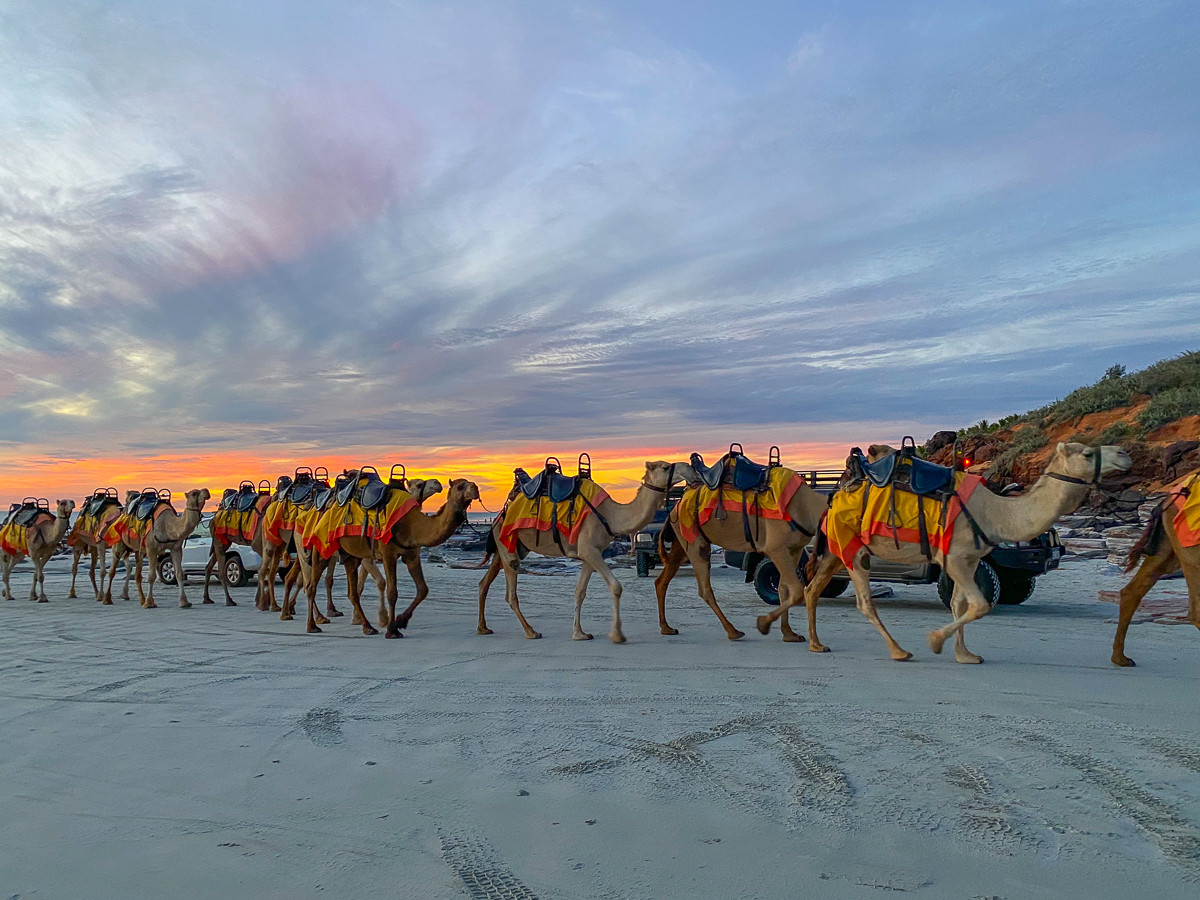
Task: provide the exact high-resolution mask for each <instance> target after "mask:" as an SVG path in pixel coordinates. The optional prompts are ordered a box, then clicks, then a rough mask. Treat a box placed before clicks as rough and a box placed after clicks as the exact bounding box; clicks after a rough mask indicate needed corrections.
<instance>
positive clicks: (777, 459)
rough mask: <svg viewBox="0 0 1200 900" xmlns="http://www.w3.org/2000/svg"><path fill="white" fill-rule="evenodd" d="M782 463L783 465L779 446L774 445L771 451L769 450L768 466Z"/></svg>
mask: <svg viewBox="0 0 1200 900" xmlns="http://www.w3.org/2000/svg"><path fill="white" fill-rule="evenodd" d="M781 465H783V457H781V456H780V455H779V448H778V447H772V448H771V449H770V450H769V451H767V466H768V467H770V466H781Z"/></svg>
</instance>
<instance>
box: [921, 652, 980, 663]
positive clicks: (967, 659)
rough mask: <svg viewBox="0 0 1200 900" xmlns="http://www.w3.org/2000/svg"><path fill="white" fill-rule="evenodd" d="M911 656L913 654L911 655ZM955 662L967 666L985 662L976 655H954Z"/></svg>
mask: <svg viewBox="0 0 1200 900" xmlns="http://www.w3.org/2000/svg"><path fill="white" fill-rule="evenodd" d="M909 655H910V656H911V655H912V654H911V653H910V654H909ZM954 661H955V662H960V663H962V664H963V665H965V666H977V665H979V664H980V663H981V662H983V657H982V656H976V655H975V654H974V653H956V654H954Z"/></svg>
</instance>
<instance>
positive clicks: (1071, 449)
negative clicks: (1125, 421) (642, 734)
mask: <svg viewBox="0 0 1200 900" xmlns="http://www.w3.org/2000/svg"><path fill="white" fill-rule="evenodd" d="M1131 465H1132V460H1130V458H1129V454H1127V453H1126V452H1125V451H1124V450H1122V449H1121V448H1120V447H1117V446H1113V445H1105V446H1103V447H1088V446H1087V445H1085V444H1076V443H1069V444H1059V445H1058V446H1057V447H1056V448H1055V450H1054V453H1053V454H1052V455H1051V457H1050V460H1049V461H1048V462H1047V464H1046V470H1045V473H1044V474H1043V475H1042V476H1041V477H1040V478H1039V479H1038V480H1037V481H1036V482H1034V484H1033V485H1032V486H1031V487H1030V488H1029V489H1028V490H1027V491H1025V492H1024V493H1023V494H1020V495H1018V496H1015V497H1001V496H998V495H996V494H993V493H992V492H991V491H989V490H986V489H978V490H976V491H974V492H973V493H972V494H971V496H970V497H969V498H968V500H967V502H966V506H965V508H966V510H967V512H969V513H970V515H971V517H973V518H974V519H975V522H976V523H977V524H978V526H979V529H980V531H981V532H982V534H983V536H984V537H983V539H982V540H980V542H979V543H980V546H978V547H977V546H975V544H976V541H975V534H974V531H973V529H972V528H971V527H970V526H969V524H968V522H967V521H964V519H965V518H966V517H965V516H964V517H960V518H959V519H958V520H957V527H956V528H955V529H954V534H953V536H952V538H951V540H950V545H949V548H948V551H947V552H946V553H945V554H943V553H941V552H938V551H937V550H936V549H935V550H934V562H937V563H938V564H939V565H941V567H942V570H943V571H944V572H945V573H946V574H947V575H948V576H949V577H950V578H951V580H953V582H954V595H953V597H952V599H951V601H950V606H951V610H952V612H953V615H954V619H953V621H952V622H950V624H949V625H946V626H945V627H943V628H938V629H935V630H934V631H931V632H930V633H929V646H930V648H931V649H932V650H933V652H934V653H941V652H942V645H943V644H944V643H945V641H946V639H947V638H949V637H950V636H951V635H953V636H954V658H955V659H956V660H957V661H958V662H960V663H980V662H983V659H982V657H979V656H977V655H976V654H974V653H971V652H970V651H969V650H968V649H967V646H966V642H965V640H964V638H963V627H964V626H965V625H966V624H967V623H968V622H973V621H975V620H976V619H979V618H981V617H983V616H985V615H987V614H988V613H989V612H990V611H991V607H990V606H989V605H988V602H987V599H986V598H985V597H984V595H983V592H982V591H980V590H979V587H978V586H977V585H976V584H975V569H976V567H977V566H978V565H979V560H981V559H982V558H983V557H984V556H986V555H987V554H988V553H989V552H991V549H992V547H993V546H994V545H995V543H996V542H999V541H1031V540H1033V539H1034V538H1036V537H1037V536H1038V535H1039V534H1041V533H1042V532H1044V531H1045V530H1046V529H1047V528H1049V527H1050V526H1052V525H1053V524H1054V523H1055V521H1056V520H1057V519H1058V518H1059V517H1060V516H1064V515H1067V514H1068V513H1070V512H1073V511H1074V510H1076V509H1078V507H1079V504H1081V503H1082V502H1083V501H1084V500H1085V499H1086V498H1087V495H1088V493H1089V492H1090V491H1091V490H1092V488H1093V487H1095V486H1096V485H1097V484H1098V483H1099V481H1100V479H1102V478H1103V477H1104V476H1106V475H1109V474H1111V473H1113V472H1124V471H1127V470H1128V469H1129V467H1130V466H1131ZM835 503H836V501H835ZM872 556H879V557H880V558H882V559H887V560H892V561H895V562H905V563H921V562H924V561H925V557H924V555H923V554H922V553H921V548H920V546H919V545H917V544H911V543H904V542H901V543H900V545H899V547H897V546H896V544H895V542H893V541H892V539H891V538H889V537H880V536H876V537H873V538H872V539H871V541H870V543H869V544H868V545H867V546H866V547H864V548H862V549H861V550H860V551H859V552H858V553H857V554H856V555H855V557H854V559H853V560H852V562H853V566H852V567H851V568H850V569H849V572H850V580H851V581H852V582H853V584H854V592H855V595H856V599H857V603H858V608H859V610H860V611H861V612H862V613H863V615H865V616H866V617H867V619H868V620H869V621H870V622H871V624H872V625H874V626H875V628H876V629H878V631H879V633H880V634H881V635H882V636H883V639H884V641H886V642H887V645H888V649H889V650H890V651H891V655H892V659H895V660H901V661H902V660H907V659H912V654H911V653H909V652H908V651H906V650H904V649H903V648H902V647H901V646H900V645H899V644H897V643H896V641H895V639H893V638H892V636H891V635H890V634H888V631H887V629H886V628H885V627H884V626H883V623H882V622H881V621H880V619H879V613H878V612H877V611H876V609H875V602H874V601H873V600H872V599H871V584H870V558H871V557H872ZM841 565H842V561H841V560H840V559H839V558H838V557H837V556H836V555H834V554H833V553H828V554H826V555H825V556H824V557H823V558H822V559H821V560H820V562H819V565H818V566H817V567H816V571H815V573H814V574H813V577H812V578H811V579H810V581H809V583H808V586H807V588H806V589H805V591H804V594H803V597H804V602H805V604H806V606H807V607H808V610H809V623H810V627H811V626H812V624H813V623H815V621H816V614H815V610H816V605H817V600H818V598H819V597H820V596H821V591H822V590H824V589H825V586H826V585H827V584H828V583H829V580H830V579H831V578H832V577H833V576H834V574H836V573H837V571H838V569H839V568H841ZM799 602H800V598H799V597H789V598H788V599H787V601H786V605H785V603H784V602H781V603H780V607H779V609H777V610H773V611H772V612H770V613H768V614H767V615H765V616H759V617H758V630H759V631H761V632H762V633H763V634H766V633H767V632H768V631H770V628H771V623H772V622H774V621H775V620H776V619H777V618H779V616H780V615H782V614H783V612H785V611H786V609H787V607H788V606H794V605H795V604H796V603H799ZM808 639H809V642H810V646H811V647H814V648H815V647H817V646H821V645H820V642H819V641H818V640H817V635H816V631H815V630H812V631H810V632H809V635H808Z"/></svg>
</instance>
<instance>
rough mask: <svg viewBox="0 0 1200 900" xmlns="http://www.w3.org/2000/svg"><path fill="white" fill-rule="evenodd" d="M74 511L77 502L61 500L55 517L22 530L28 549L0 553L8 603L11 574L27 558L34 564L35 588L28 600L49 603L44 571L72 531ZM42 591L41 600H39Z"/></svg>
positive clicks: (40, 518) (41, 517) (46, 516)
mask: <svg viewBox="0 0 1200 900" xmlns="http://www.w3.org/2000/svg"><path fill="white" fill-rule="evenodd" d="M74 511H75V501H74V500H59V501H58V504H57V506H56V507H55V510H54V515H53V516H51V515H50V514H49V513H47V512H43V513H41V514H40V515H38V516H37V517H36V518H34V520H33V523H32V524H30V525H27V526H25V528H24V529H23V530H24V533H25V534H24V538H25V549H24V550H23V551H22V550H17V551H15V552H10V551H9V550H7V549H5V550H0V572H2V573H3V576H4V599H5V600H12V599H13V594H12V589H11V588H10V587H9V584H8V578H9V575H11V574H12V570H13V566H15V565H16V564H17V563H19V562H20V561H21V560H22V559H24V558H25V557H26V556H28V557H29V559H30V560H31V561H32V562H33V584H32V585H31V586H30V588H29V599H30V600H35V601H37V602H38V603H49V602H50V600H49V598H48V597H47V596H46V583H45V580H46V575H45V572H44V569H45V566H46V562H47V561H48V560H49V559H50V557H52V556H53V555H54V551H55V550H57V549H58V544H59V542H60V541H61V540H62V539H63V536H64V535H66V533H67V529H68V528H70V527H71V513H72V512H74ZM39 591H40V594H41V596H39Z"/></svg>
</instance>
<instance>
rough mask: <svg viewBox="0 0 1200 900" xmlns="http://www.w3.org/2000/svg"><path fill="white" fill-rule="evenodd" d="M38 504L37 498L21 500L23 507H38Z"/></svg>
mask: <svg viewBox="0 0 1200 900" xmlns="http://www.w3.org/2000/svg"><path fill="white" fill-rule="evenodd" d="M37 503H38V498H37V497H25V498H23V499H22V500H21V505H22V506H37Z"/></svg>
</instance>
